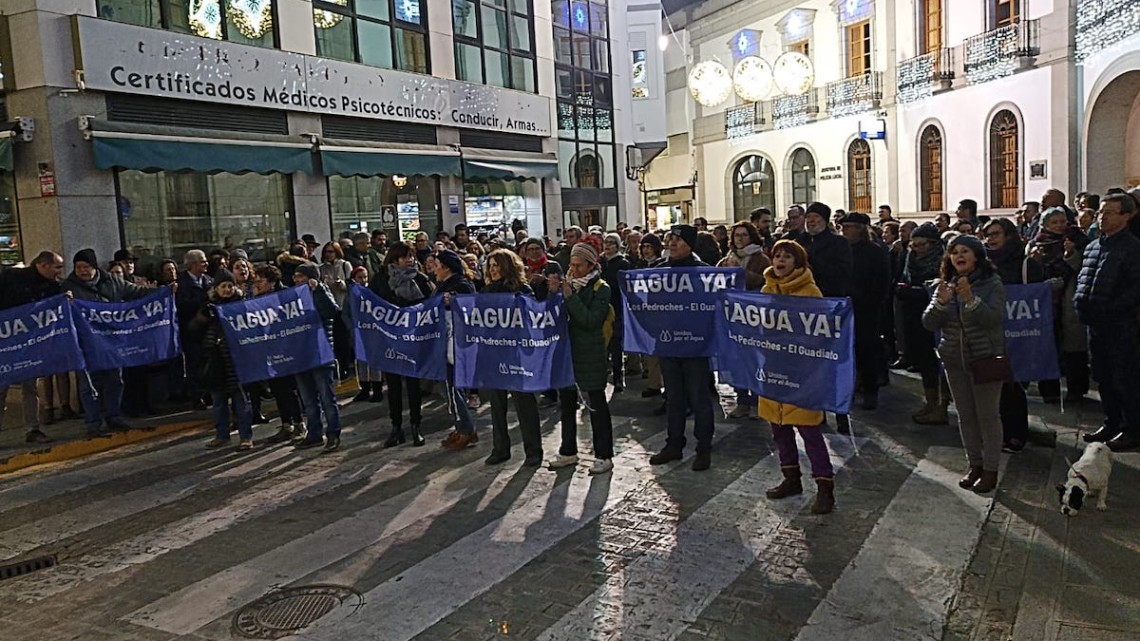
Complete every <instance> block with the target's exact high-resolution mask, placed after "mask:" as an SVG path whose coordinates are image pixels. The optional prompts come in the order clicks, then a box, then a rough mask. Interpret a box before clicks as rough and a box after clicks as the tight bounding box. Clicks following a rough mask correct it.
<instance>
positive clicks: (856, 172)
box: [847, 138, 874, 213]
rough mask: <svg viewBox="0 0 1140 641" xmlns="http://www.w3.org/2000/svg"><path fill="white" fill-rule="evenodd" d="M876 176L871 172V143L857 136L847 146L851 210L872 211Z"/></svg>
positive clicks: (848, 187)
mask: <svg viewBox="0 0 1140 641" xmlns="http://www.w3.org/2000/svg"><path fill="white" fill-rule="evenodd" d="M873 179H874V176H873V174H872V173H871V145H869V144H867V141H866V140H863V139H862V138H857V139H856V140H854V141H853V142H852V143H851V146H850V147H848V148H847V189H848V191H849V192H850V197H851V210H852V211H858V212H863V213H866V212H870V211H871V207H872V205H871V203H872V202H874V198H872V196H871V189H872V184H873V182H874V180H873Z"/></svg>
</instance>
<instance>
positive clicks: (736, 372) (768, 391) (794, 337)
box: [716, 292, 855, 414]
mask: <svg viewBox="0 0 1140 641" xmlns="http://www.w3.org/2000/svg"><path fill="white" fill-rule="evenodd" d="M718 306H719V308H720V313H719V314H717V315H716V337H717V351H718V352H719V353H720V354H722V355H725V356H727V355H731V358H727V357H725V358H719V359H717V368H718V370H719V371H720V373H721V382H723V383H728V384H730V385H732V386H734V387H742V388H746V389H749V390H751V391H753V392H755V393H756V394H758V395H760V396H762V397H764V398H768V399H772V400H774V401H778V402H780V403H789V404H791V405H795V406H796V407H801V408H803V409H810V410H824V411H829V412H835V413H837V414H847V413H848V412H849V411H850V410H851V391H852V390H853V389H854V388H855V316H854V314H853V312H852V310H851V301H850V299H847V298H809V297H806V296H774V295H771V294H759V293H751V292H749V293H744V292H725V293H724V294H722V295H721V299H720V301H719V303H718Z"/></svg>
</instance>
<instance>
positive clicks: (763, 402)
mask: <svg viewBox="0 0 1140 641" xmlns="http://www.w3.org/2000/svg"><path fill="white" fill-rule="evenodd" d="M844 242H846V241H844ZM760 291H761V292H762V293H764V294H780V295H783V296H808V297H811V298H820V297H821V296H823V294H822V293H821V292H820V291H819V287H817V286H816V284H815V278H814V277H813V276H812V273H811V270H810V269H807V268H804V267H800V268H797V269H793V270H792V272H791V273H790V274H788V275H787V276H785V277H783V278H780V277H778V276H776V273H775V270H774V269H772V268H771V267H769V268H768V269H766V270H764V287H763V288H761V289H760ZM760 418H762V419H764V420H766V421H768V422H769V423H771V424H773V425H799V426H812V425H819V424H820V423H822V422H823V412H820V411H818V410H807V409H802V408H799V407H796V406H795V405H791V404H789V403H780V402H777V401H773V400H772V399H769V398H764V397H761V398H760Z"/></svg>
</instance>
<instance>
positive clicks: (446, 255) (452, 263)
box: [435, 249, 467, 274]
mask: <svg viewBox="0 0 1140 641" xmlns="http://www.w3.org/2000/svg"><path fill="white" fill-rule="evenodd" d="M435 257H436V260H438V261H439V262H440V264H441V265H443V266H444V267H446V268H448V269H449V270H451V273H453V274H465V273H466V272H467V270H466V264H465V263H464V262H463V259H462V258H461V257H460V256H459V254H457V253H455V252H453V251H451V250H450V249H444V250H442V251H438V252H436V253H435Z"/></svg>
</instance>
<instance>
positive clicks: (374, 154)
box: [321, 140, 460, 176]
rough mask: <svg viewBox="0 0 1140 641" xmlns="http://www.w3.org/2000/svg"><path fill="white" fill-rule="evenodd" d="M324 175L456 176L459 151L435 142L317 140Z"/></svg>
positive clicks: (458, 172) (458, 173)
mask: <svg viewBox="0 0 1140 641" xmlns="http://www.w3.org/2000/svg"><path fill="white" fill-rule="evenodd" d="M321 166H322V168H323V169H324V174H325V175H326V176H332V175H338V176H391V175H394V174H402V175H405V176H458V175H460V167H459V152H458V151H455V150H454V149H451V148H450V147H443V146H438V145H408V144H400V143H385V144H370V143H348V142H345V141H334V140H322V141H321Z"/></svg>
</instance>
